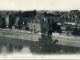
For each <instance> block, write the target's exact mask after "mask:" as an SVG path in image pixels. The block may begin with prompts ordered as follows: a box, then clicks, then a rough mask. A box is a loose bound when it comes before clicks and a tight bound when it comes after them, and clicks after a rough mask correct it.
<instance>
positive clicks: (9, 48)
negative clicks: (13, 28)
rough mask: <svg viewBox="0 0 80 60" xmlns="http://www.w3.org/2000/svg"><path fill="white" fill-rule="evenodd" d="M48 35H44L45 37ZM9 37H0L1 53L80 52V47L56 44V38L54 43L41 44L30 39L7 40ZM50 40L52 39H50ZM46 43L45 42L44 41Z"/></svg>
mask: <svg viewBox="0 0 80 60" xmlns="http://www.w3.org/2000/svg"><path fill="white" fill-rule="evenodd" d="M44 38H46V37H43V38H42V39H44ZM7 39H8V38H6V37H5V38H3V40H1V37H0V54H3V53H4V54H6V53H7V54H9V53H11V54H12V53H14V54H15V53H18V54H21V53H22V54H32V53H34V54H36V53H38V54H44V53H51V54H71V53H72V54H73V53H78V54H80V48H78V47H70V46H64V45H58V44H55V42H58V41H57V40H55V41H54V42H53V43H51V44H48V45H47V42H46V45H45V44H43V43H42V44H41V43H40V42H35V41H34V42H33V41H28V40H19V39H11V40H7ZM40 41H42V40H41V39H40ZM48 42H50V41H48ZM44 43H45V42H44Z"/></svg>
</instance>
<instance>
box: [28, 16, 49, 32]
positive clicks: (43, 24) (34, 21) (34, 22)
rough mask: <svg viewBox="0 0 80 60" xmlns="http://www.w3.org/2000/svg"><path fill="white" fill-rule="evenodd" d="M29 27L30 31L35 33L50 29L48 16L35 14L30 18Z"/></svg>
mask: <svg viewBox="0 0 80 60" xmlns="http://www.w3.org/2000/svg"><path fill="white" fill-rule="evenodd" d="M27 27H28V28H29V31H31V32H33V33H39V32H48V31H49V25H48V21H47V18H45V17H44V16H40V17H39V16H35V18H28V21H27Z"/></svg>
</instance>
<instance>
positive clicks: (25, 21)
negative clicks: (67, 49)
mask: <svg viewBox="0 0 80 60" xmlns="http://www.w3.org/2000/svg"><path fill="white" fill-rule="evenodd" d="M46 13H47V12H46ZM47 14H48V13H47ZM51 14H52V15H47V16H45V15H44V14H43V13H39V12H37V14H36V15H35V16H34V17H23V15H21V16H20V15H15V14H14V13H11V14H8V13H7V14H5V15H0V27H1V26H2V27H3V26H5V27H7V28H13V27H15V28H18V29H26V30H29V31H31V32H35V33H38V32H48V31H49V29H51V28H52V24H53V21H54V22H56V23H57V25H60V26H61V30H66V29H67V28H68V27H70V28H74V27H76V26H77V27H80V18H79V16H78V14H79V11H78V10H76V11H75V10H74V11H70V12H55V13H51ZM49 23H50V24H49Z"/></svg>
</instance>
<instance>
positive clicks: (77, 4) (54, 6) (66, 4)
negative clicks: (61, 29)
mask: <svg viewBox="0 0 80 60" xmlns="http://www.w3.org/2000/svg"><path fill="white" fill-rule="evenodd" d="M0 9H1V10H33V9H37V10H72V9H79V10H80V0H1V1H0Z"/></svg>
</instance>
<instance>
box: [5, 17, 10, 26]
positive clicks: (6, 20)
mask: <svg viewBox="0 0 80 60" xmlns="http://www.w3.org/2000/svg"><path fill="white" fill-rule="evenodd" d="M5 25H6V27H9V15H6V16H5Z"/></svg>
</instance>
